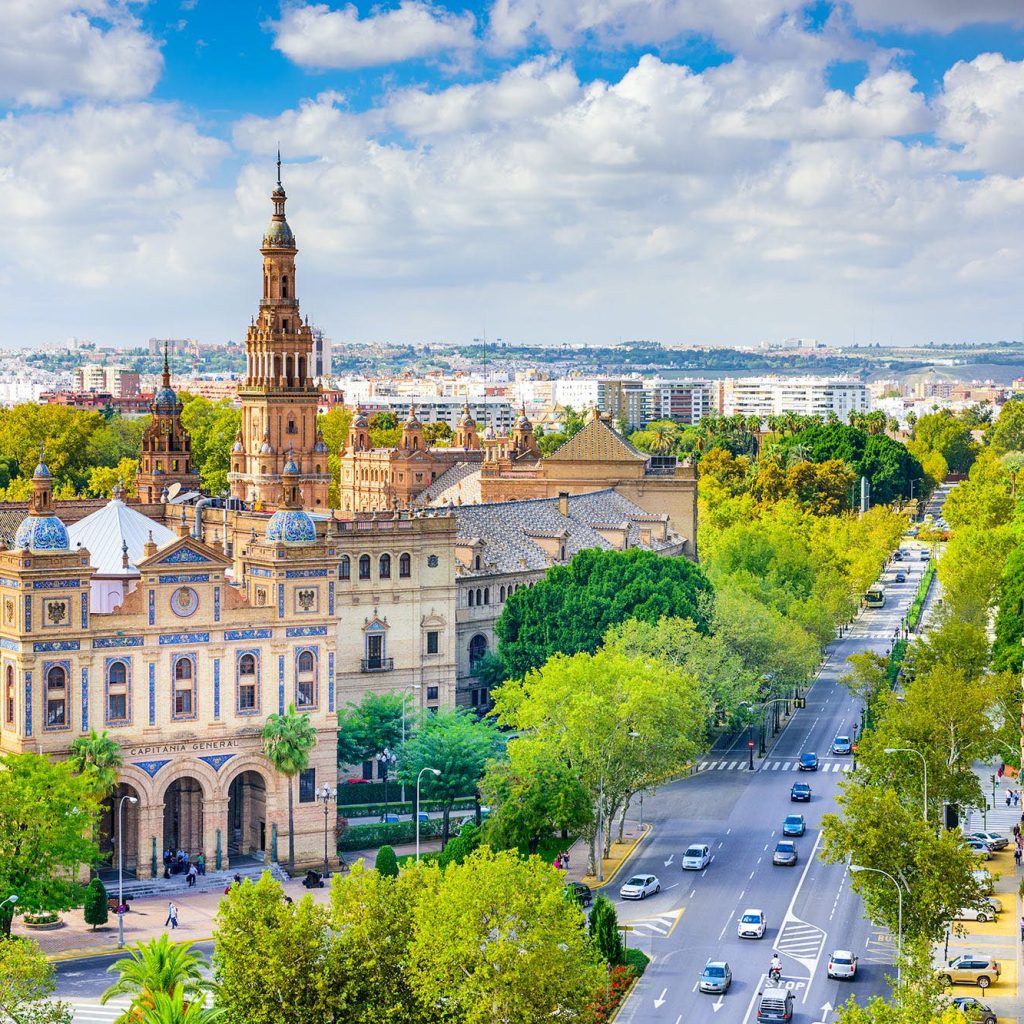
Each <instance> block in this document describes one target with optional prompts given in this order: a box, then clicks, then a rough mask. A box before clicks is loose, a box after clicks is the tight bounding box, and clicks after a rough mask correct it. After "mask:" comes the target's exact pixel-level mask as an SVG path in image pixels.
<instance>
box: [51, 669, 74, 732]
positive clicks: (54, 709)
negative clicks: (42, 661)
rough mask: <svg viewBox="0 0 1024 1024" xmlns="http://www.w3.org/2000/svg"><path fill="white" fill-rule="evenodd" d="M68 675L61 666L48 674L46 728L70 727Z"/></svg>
mask: <svg viewBox="0 0 1024 1024" xmlns="http://www.w3.org/2000/svg"><path fill="white" fill-rule="evenodd" d="M68 724H69V723H68V674H67V672H65V671H64V669H63V668H62V667H61V666H60V665H54V666H52V667H51V668H49V669H48V670H47V672H46V728H47V729H66V728H67V727H68Z"/></svg>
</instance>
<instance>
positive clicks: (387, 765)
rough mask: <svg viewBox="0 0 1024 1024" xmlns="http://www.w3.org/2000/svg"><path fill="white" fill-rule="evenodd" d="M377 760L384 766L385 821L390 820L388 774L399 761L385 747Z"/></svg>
mask: <svg viewBox="0 0 1024 1024" xmlns="http://www.w3.org/2000/svg"><path fill="white" fill-rule="evenodd" d="M377 760H378V761H379V762H380V763H381V764H382V765H384V819H383V820H384V821H387V820H388V774H389V772H390V771H391V766H392V765H393V764H394V763H395V762H396V761H397V760H398V758H397V757H395V755H394V752H393V751H391V750H388V748H387V747H385V748H384V749H383V750H382V751H381V752H380V753H379V754H378V755H377Z"/></svg>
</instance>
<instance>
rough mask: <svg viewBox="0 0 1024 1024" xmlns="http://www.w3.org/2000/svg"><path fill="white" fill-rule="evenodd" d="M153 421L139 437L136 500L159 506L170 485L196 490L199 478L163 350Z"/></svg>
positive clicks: (154, 397) (153, 406)
mask: <svg viewBox="0 0 1024 1024" xmlns="http://www.w3.org/2000/svg"><path fill="white" fill-rule="evenodd" d="M150 408H151V409H152V411H153V419H152V420H151V421H150V423H149V426H148V427H146V431H145V433H144V434H143V435H142V452H141V454H140V459H139V472H138V475H137V477H136V483H137V485H138V489H139V500H140V501H144V502H154V503H155V502H158V501H162V500H163V499H164V494H165V492H166V490H167V488H168V487H170V485H171V484H180V485H181V490H183V491H198V490H199V486H200V483H199V474H198V473H197V472H196V470H195V466H194V465H193V463H192V438H191V437H189V433H188V431H187V430H186V429H185V428H184V427H183V426H182V425H181V402H180V400H179V399H178V396H177V395H176V394H175V393H174V389H173V388H172V387H171V370H170V366H169V365H168V363H167V348H166V346H165V347H164V376H163V382H162V383H161V386H160V389H159V390H158V391H157V393H156V394H155V395H154V396H153V404H152V405H151V406H150Z"/></svg>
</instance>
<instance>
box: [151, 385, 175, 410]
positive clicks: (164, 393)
mask: <svg viewBox="0 0 1024 1024" xmlns="http://www.w3.org/2000/svg"><path fill="white" fill-rule="evenodd" d="M177 408H178V396H177V395H176V394H175V393H174V389H173V388H161V389H160V390H159V391H158V392H157V393H156V394H155V395H154V396H153V409H154V411H155V412H158V413H159V412H163V413H172V412H174V411H175V410H176V409H177Z"/></svg>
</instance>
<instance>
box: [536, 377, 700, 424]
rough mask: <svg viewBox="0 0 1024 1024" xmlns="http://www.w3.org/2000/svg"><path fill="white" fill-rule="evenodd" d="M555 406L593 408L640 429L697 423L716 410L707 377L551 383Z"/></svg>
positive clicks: (580, 380) (570, 380)
mask: <svg viewBox="0 0 1024 1024" xmlns="http://www.w3.org/2000/svg"><path fill="white" fill-rule="evenodd" d="M553 388H554V398H555V402H556V403H557V404H558V405H571V406H572V407H573V408H574V409H576V410H577V411H579V412H582V411H584V410H586V409H590V408H596V409H598V410H599V411H601V412H603V413H607V414H608V415H609V416H611V417H612V418H613V419H615V420H625V421H626V423H627V424H628V426H629V429H630V430H641V429H643V428H644V427H646V426H647V425H648V424H649V423H652V422H653V421H654V420H674V421H675V422H676V423H683V424H692V423H697V422H698V421H699V420H700V418H701V417H702V416H708V415H711V414H712V413H713V412H715V411H717V406H716V403H715V385H714V384H713V383H712V382H711V381H708V380H689V379H679V380H671V379H666V378H662V377H653V378H644V377H638V376H632V375H631V376H628V377H589V378H577V379H568V380H557V381H554V382H553Z"/></svg>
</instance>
